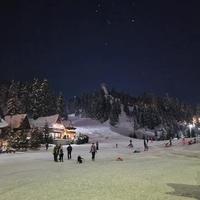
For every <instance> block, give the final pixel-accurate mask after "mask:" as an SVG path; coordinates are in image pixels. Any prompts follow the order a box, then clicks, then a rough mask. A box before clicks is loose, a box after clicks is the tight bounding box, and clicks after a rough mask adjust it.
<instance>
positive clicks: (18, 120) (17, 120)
mask: <svg viewBox="0 0 200 200" xmlns="http://www.w3.org/2000/svg"><path fill="white" fill-rule="evenodd" d="M26 118H27V114H17V115H12V116H11V115H7V116H5V121H6V122H7V123H8V125H9V126H10V127H11V128H14V129H17V128H20V127H21V125H22V123H23V122H24V120H25V119H26ZM27 121H28V118H27ZM28 126H29V122H28ZM27 128H28V127H27Z"/></svg>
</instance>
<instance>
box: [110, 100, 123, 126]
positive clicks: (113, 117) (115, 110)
mask: <svg viewBox="0 0 200 200" xmlns="http://www.w3.org/2000/svg"><path fill="white" fill-rule="evenodd" d="M120 113H121V104H120V101H119V100H117V99H114V101H113V103H112V107H111V112H110V125H112V126H115V125H116V124H117V123H118V121H119V114H120Z"/></svg>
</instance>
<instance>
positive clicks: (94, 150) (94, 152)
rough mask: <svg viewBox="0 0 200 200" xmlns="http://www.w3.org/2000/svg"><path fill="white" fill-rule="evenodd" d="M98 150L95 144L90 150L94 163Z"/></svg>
mask: <svg viewBox="0 0 200 200" xmlns="http://www.w3.org/2000/svg"><path fill="white" fill-rule="evenodd" d="M96 152H97V150H96V146H95V144H94V143H92V146H91V148H90V153H92V161H94V160H95V154H96Z"/></svg>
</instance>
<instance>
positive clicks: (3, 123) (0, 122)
mask: <svg viewBox="0 0 200 200" xmlns="http://www.w3.org/2000/svg"><path fill="white" fill-rule="evenodd" d="M6 127H8V123H7V122H6V121H5V120H4V119H1V118H0V128H6Z"/></svg>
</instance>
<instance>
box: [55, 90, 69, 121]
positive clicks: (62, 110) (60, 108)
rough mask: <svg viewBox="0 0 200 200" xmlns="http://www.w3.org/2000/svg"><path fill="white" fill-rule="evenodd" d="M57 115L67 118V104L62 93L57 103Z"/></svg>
mask: <svg viewBox="0 0 200 200" xmlns="http://www.w3.org/2000/svg"><path fill="white" fill-rule="evenodd" d="M56 113H58V114H59V115H60V116H61V117H64V118H67V114H66V104H65V100H64V97H63V95H62V93H60V94H59V96H58V98H57V101H56Z"/></svg>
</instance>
